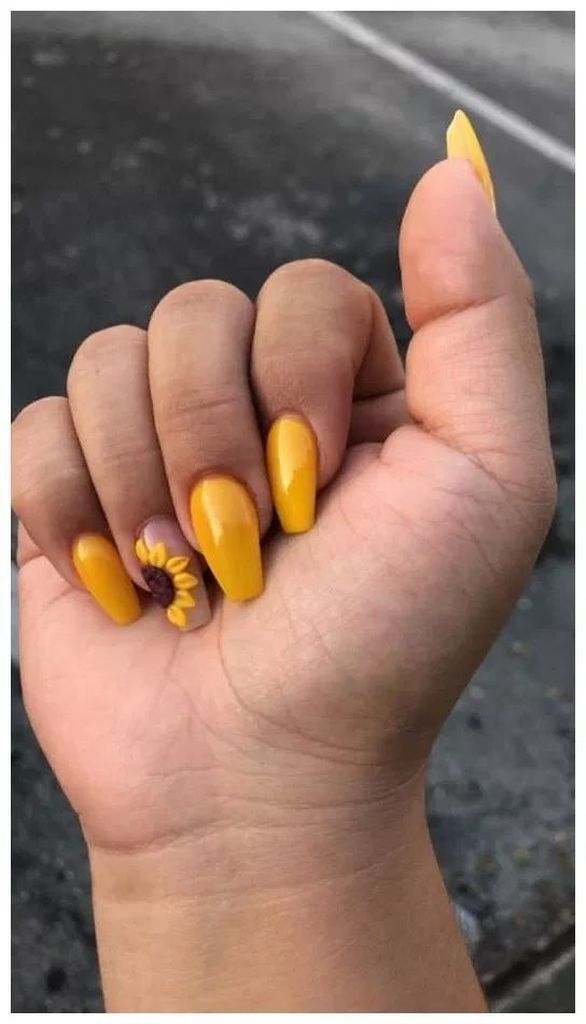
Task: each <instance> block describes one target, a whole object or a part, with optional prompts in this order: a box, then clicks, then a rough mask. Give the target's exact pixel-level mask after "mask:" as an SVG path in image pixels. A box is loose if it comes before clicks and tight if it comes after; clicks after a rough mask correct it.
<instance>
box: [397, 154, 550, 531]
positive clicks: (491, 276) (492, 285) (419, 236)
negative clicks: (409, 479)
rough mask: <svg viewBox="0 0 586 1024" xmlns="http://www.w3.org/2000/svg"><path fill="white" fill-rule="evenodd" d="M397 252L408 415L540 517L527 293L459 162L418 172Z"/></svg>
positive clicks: (538, 393) (537, 382) (542, 476)
mask: <svg viewBox="0 0 586 1024" xmlns="http://www.w3.org/2000/svg"><path fill="white" fill-rule="evenodd" d="M399 257H400V263H401V273H402V280H403V293H404V298H405V307H406V313H407V318H408V320H409V323H410V325H411V327H412V328H413V330H414V331H415V334H414V336H413V339H412V341H411V344H410V347H409V350H408V353H407V383H406V398H407V405H408V409H409V412H410V414H411V416H412V417H413V419H414V420H415V421H416V423H418V424H419V425H420V426H422V427H423V428H424V429H425V430H426V431H427V432H429V433H431V434H433V435H434V436H435V437H437V438H439V439H440V440H442V441H444V442H446V443H447V444H448V445H450V446H451V447H453V448H457V449H459V450H460V451H462V452H464V453H466V454H467V455H469V456H470V457H471V458H472V459H473V460H474V462H475V463H477V464H478V465H480V466H481V467H483V469H484V470H485V471H486V472H487V473H489V474H490V475H491V476H493V477H495V478H496V479H497V480H498V481H499V483H500V484H501V485H502V486H503V487H504V488H506V489H507V490H509V491H510V492H511V494H512V495H513V496H516V497H518V498H520V499H521V500H523V499H527V500H528V501H529V502H530V503H531V504H537V505H543V507H544V509H547V517H548V518H549V517H550V516H551V508H552V502H553V495H554V493H555V488H554V470H553V462H552V457H551V448H550V441H549V432H548V422H547V407H546V398H545V383H544V373H543V361H542V356H541V348H540V342H539V335H538V331H537V325H536V321H535V314H534V308H533V292H532V289H531V285H530V283H529V280H528V278H527V276H526V274H525V272H524V270H523V267H522V265H521V263H520V261H519V259H518V257H517V255H516V254H515V252H514V250H513V248H512V246H511V244H510V242H509V241H508V239H507V237H506V235H505V233H504V232H503V230H502V228H501V226H500V224H499V222H498V220H497V219H496V216H495V214H494V212H493V209H492V206H491V203H490V202H489V200H488V199H487V195H486V193H485V191H484V190H483V188H482V187H481V185H480V184H479V182H478V180H477V177H476V176H475V174H474V173H473V170H472V167H471V165H470V164H469V163H468V162H467V161H465V160H453V159H452V160H445V161H443V162H442V163H439V164H437V165H436V166H435V167H433V168H432V169H431V170H430V171H428V173H427V174H426V175H425V176H424V177H423V178H422V179H421V181H420V182H419V184H418V185H417V187H416V188H415V191H414V192H413V195H412V197H411V200H410V202H409V204H408V207H407V211H406V213H405V217H404V220H403V224H402V228H401V235H400V242H399Z"/></svg>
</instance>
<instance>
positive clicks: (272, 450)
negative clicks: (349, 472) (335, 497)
mask: <svg viewBox="0 0 586 1024" xmlns="http://www.w3.org/2000/svg"><path fill="white" fill-rule="evenodd" d="M267 468H268V474H269V480H270V484H271V491H272V494H273V501H274V503H275V508H276V510H277V515H278V517H279V519H280V522H281V526H282V527H283V530H284V531H285V533H305V532H306V531H307V530H311V527H312V526H313V524H314V522H315V492H316V487H317V444H316V440H315V434H314V433H313V430H312V429H311V427H310V426H309V424H308V423H306V422H305V420H303V419H301V417H300V416H281V417H279V419H278V420H275V422H274V423H273V425H272V427H271V429H270V430H269V436H268V438H267Z"/></svg>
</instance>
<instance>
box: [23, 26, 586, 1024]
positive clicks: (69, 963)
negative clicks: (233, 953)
mask: <svg viewBox="0 0 586 1024" xmlns="http://www.w3.org/2000/svg"><path fill="white" fill-rule="evenodd" d="M363 20H364V23H365V24H368V25H369V26H370V27H371V28H374V29H375V30H376V31H377V32H378V33H380V34H381V36H382V37H383V38H390V39H392V40H394V41H395V42H398V43H401V44H403V45H404V46H407V47H410V48H411V49H412V50H413V51H415V52H417V53H418V54H419V55H420V56H422V57H425V58H426V59H427V60H429V61H432V62H434V64H435V65H437V66H438V67H439V68H443V69H444V70H447V71H449V72H450V73H451V74H453V75H456V76H458V77H459V78H460V79H462V80H463V81H465V82H467V83H468V84H469V85H471V86H474V87H475V88H476V89H478V90H480V91H482V92H484V93H485V94H486V95H487V96H489V97H490V98H492V99H494V100H497V101H498V102H500V103H502V104H504V105H505V106H506V107H508V108H509V109H510V110H512V111H513V112H515V113H517V114H520V115H522V116H524V117H526V118H528V119H529V120H531V121H532V122H533V123H534V124H535V125H536V126H537V127H539V128H541V129H543V130H544V131H547V132H549V133H550V134H551V135H553V136H555V137H557V138H558V139H559V140H560V141H561V142H563V143H565V144H566V145H571V144H572V140H573V19H572V16H571V15H570V14H556V13H551V12H545V13H535V12H530V13H515V12H512V13H502V12H500V13H499V12H496V13H488V12H480V13H457V12H443V13H438V14H436V13H429V12H428V13H421V14H413V13H405V12H397V13H383V14H368V15H364V16H363ZM13 73H14V151H13V155H14V185H13V213H14V236H13V237H14V274H13V283H14V343H13V360H14V363H13V365H14V388H13V395H14V410H15V411H17V410H18V409H20V408H21V407H22V406H23V405H24V404H26V403H27V402H29V401H31V400H32V399H34V398H37V397H39V396H41V395H44V394H50V393H54V392H57V393H58V392H62V391H63V385H64V376H65V372H66V369H67V366H68V363H69V360H70V359H71V356H72V354H73V352H74V351H75V348H76V347H77V345H78V344H79V343H80V341H81V340H82V339H83V338H84V336H85V335H87V334H88V333H90V332H91V331H93V330H95V329H97V328H99V327H103V326H106V325H108V324H112V323H115V322H119V321H123V322H124V321H126V322H131V323H132V322H136V323H139V324H144V323H145V322H146V320H147V317H148V314H149V311H150V310H151V309H152V307H153V306H154V305H155V303H156V301H157V300H158V299H159V298H160V297H161V296H162V295H163V294H164V292H165V291H166V290H167V289H168V288H170V287H172V286H174V285H176V284H177V283H179V282H180V281H185V280H189V279H192V278H196V277H200V276H206V277H224V278H228V279H230V280H232V281H234V283H236V284H237V285H239V286H240V287H242V288H244V289H245V290H246V291H248V292H249V293H250V294H251V295H254V294H255V293H256V291H257V290H258V288H259V287H260V285H261V283H262V281H263V279H264V278H265V276H266V275H267V274H268V273H269V272H270V271H271V270H272V269H273V268H274V267H275V266H276V265H278V264H279V263H282V262H285V261H287V260H291V259H295V258H299V257H303V256H309V255H321V256H324V257H326V258H328V259H332V260H335V261H337V262H339V263H341V264H342V265H344V266H345V267H347V268H348V269H349V270H351V271H353V272H355V273H356V274H358V275H359V276H361V277H363V278H364V279H366V280H368V281H369V282H370V283H371V284H373V285H374V286H375V287H376V288H377V289H378V290H379V292H380V294H381V296H382V297H383V299H384V301H385V304H386V306H387V309H388V310H389V313H390V315H391V317H392V319H393V322H394V324H395V327H396V330H397V333H398V336H399V338H400V340H401V343H403V344H404V343H406V341H407V338H408V331H407V328H406V324H405V321H404V317H403V313H402V308H401V293H400V285H399V277H398V271H397V262H396V241H397V229H398V225H399V222H400V217H401V213H402V210H403V208H404V205H405V201H406V199H407V196H408V194H409V192H410V190H411V188H412V187H413V184H414V183H415V181H416V180H417V178H418V176H419V175H420V174H421V173H422V172H423V171H424V170H425V169H426V168H427V167H428V166H429V165H430V164H432V163H433V162H434V161H435V160H436V159H438V158H440V157H441V156H442V155H443V135H444V129H445V126H446V124H447V122H448V121H449V119H450V117H451V115H452V112H453V106H454V104H453V102H451V101H450V100H449V99H447V98H446V97H445V96H442V95H439V94H438V93H436V92H434V91H433V90H432V89H430V88H429V87H428V86H426V85H424V84H422V83H421V82H420V81H419V80H418V79H417V78H416V77H414V76H412V75H409V74H406V73H405V72H402V71H399V70H398V69H397V68H395V67H393V66H392V65H390V64H388V63H386V62H385V61H383V60H382V59H379V58H377V57H375V56H373V55H372V54H371V53H369V52H367V51H366V50H364V49H362V48H361V47H359V46H358V45H356V44H355V43H353V42H351V41H349V40H347V39H345V38H343V37H341V36H340V35H338V34H336V33H335V32H334V31H333V30H332V29H331V28H330V27H328V26H327V25H324V24H322V23H320V22H318V21H317V20H316V19H315V18H313V17H312V16H311V15H309V14H303V13H300V14H297V13H295V14H293V13H286V14H285V13H284V14H277V13H269V14H264V13H263V14H250V13H244V14H237V13H230V14H205V13H202V14H199V13H198V14H183V13H173V14H161V13H156V14H144V13H139V14H111V13H107V12H97V13H90V14H86V13H83V14H80V13H56V12H53V13H26V14H19V15H15V16H14V64H13ZM476 121H477V126H478V129H479V131H480V133H481V135H482V139H483V142H484V144H485V148H486V151H487V153H488V154H489V157H490V162H491V166H492V169H493V172H494V178H495V183H496V187H497V195H498V200H499V213H500V216H501V218H502V220H503V222H504V224H505V225H506V227H507V229H508V231H509V233H510V235H511V237H512V239H513V241H514V242H515V244H516V246H517V248H518V250H519V252H520V253H521V255H522V258H523V259H524V261H525V263H526V265H527V267H528V269H529V271H530V273H531V274H532V277H533V280H534V282H535V287H536V292H537V298H538V305H539V314H540V322H541V329H542V337H543V343H544V350H545V355H546V362H547V372H548V390H549V401H550V411H551V422H552V433H553V439H554V448H555V454H556V463H557V468H558V474H559V480H560V505H559V511H558V515H557V518H556V522H555V525H554V528H553V530H552V532H551V535H550V537H549V539H548V542H547V544H546V547H545V550H544V554H543V557H542V558H541V560H540V562H539V565H538V566H537V568H536V570H535V573H534V575H533V577H532V579H531V581H530V583H529V585H528V588H527V591H526V593H525V595H524V597H523V598H522V599H521V601H520V602H519V606H518V608H517V610H516V612H515V614H514V616H513V617H512V619H511V621H510V623H509V625H508V626H507V629H506V630H505V632H504V634H503V636H502V637H501V639H500V640H499V643H498V644H497V646H496V648H495V650H494V651H493V652H492V653H491V655H490V657H489V658H488V660H487V661H486V663H485V664H484V665H483V666H482V667H481V669H480V670H479V672H478V673H477V676H476V677H475V679H474V680H473V682H472V684H471V685H470V687H469V688H468V691H467V693H466V695H465V696H464V697H463V698H462V700H461V701H460V703H459V704H458V706H457V708H456V709H455V711H454V713H453V714H452V716H451V718H450V720H449V722H448V723H447V725H446V727H445V729H444V732H443V734H442V736H441V738H440V740H439V742H438V744H437V749H436V752H435V756H434V760H433V765H432V770H431V776H430V785H429V814H430V821H431V825H432V829H433V834H434V839H435V843H436V848H437V851H438V855H439V857H440V861H441V863H442V867H443V870H444V873H445V877H446V881H447V883H448V887H449V890H450V893H451V895H452V897H453V899H454V900H455V901H457V902H458V904H459V905H460V906H461V907H462V910H463V912H464V915H465V917H466V920H467V922H468V926H469V929H470V932H471V935H472V936H473V940H474V947H475V958H476V963H477V967H478V970H479V972H480V975H481V977H482V979H483V982H484V983H485V985H486V986H487V987H488V988H489V990H490V991H494V993H495V999H497V998H498V999H499V1000H501V1003H499V1005H502V1006H505V1005H508V1004H506V998H508V996H507V992H508V991H509V990H510V991H513V990H514V991H517V990H519V991H521V990H522V991H523V993H524V994H523V999H524V1000H525V1001H524V1002H520V1003H519V1009H521V1008H522V1009H525V1010H527V1009H530V1010H540V1009H541V1007H542V1006H545V1005H547V1008H548V1009H551V1008H553V1009H560V1010H566V1011H568V1010H569V1009H570V1006H569V1001H570V1000H571V983H570V982H568V977H569V976H568V966H567V965H568V964H569V962H570V961H569V959H568V956H569V954H568V947H569V946H570V945H571V942H572V925H573V902H572V900H573V877H572V821H573V817H572V807H573V805H572V784H571V780H572V749H573V748H572V735H573V703H572V681H573V675H572V672H573V668H572V661H573V634H572V621H571V603H572V597H573V573H572V551H573V390H572V389H573V384H572V379H573V343H574V338H573V301H574V296H573V273H574V271H573V203H574V181H573V176H572V175H571V174H570V173H569V172H568V171H567V170H565V169H563V168H561V167H559V166H557V165H556V164H555V163H553V162H551V161H550V160H547V159H545V158H544V157H542V156H539V155H538V154H536V153H535V152H533V151H532V150H530V149H529V148H528V147H527V146H525V145H524V144H522V143H520V142H518V141H515V140H514V139H512V138H510V137H509V136H507V135H505V134H504V133H503V132H502V131H500V130H499V129H497V128H495V127H493V126H491V125H490V124H487V123H483V122H482V120H481V119H478V118H477V119H476ZM13 690H14V754H13V761H14V764H13V786H14V813H13V819H14V839H13V849H14V875H13V879H14V911H13V932H14V965H13V966H14V982H13V1010H14V1011H21V1012H22V1011H24V1012H32V1011H41V1012H42V1011H45V1012H59V1011H67V1012H71V1011H74V1010H84V1011H90V1010H96V1009H99V1008H100V996H99V987H98V982H97V976H96V965H95V950H94V940H93V931H92V924H91V914H90V909H89V903H88V884H87V873H86V867H85V859H84V854H83V849H82V844H81V840H80V837H79V834H78V830H77V825H76V823H75V821H74V819H73V816H72V814H71V812H70V811H69V810H68V808H67V806H66V804H65V802H64V800H63V797H62V796H61V794H60V792H59V789H58V787H57V785H56V783H55V782H54V780H53V779H52V776H51V774H50V772H49V771H48V769H47V767H46V765H45V762H44V760H43V758H42V755H41V754H40V752H39V750H38V748H37V745H36V743H35V741H34V738H33V737H32V734H31V732H30V729H29V727H28V725H27V723H26V720H25V716H24V713H23V710H22V705H21V702H20V696H19V683H18V673H17V671H15V673H14V678H13ZM560 956H562V957H563V958H565V959H563V964H564V968H563V969H564V972H565V973H564V974H563V977H564V985H560V986H559V988H555V986H554V988H552V987H551V984H550V983H549V982H548V983H547V984H548V985H549V988H547V991H548V992H549V996H547V998H546V997H545V996H544V995H543V992H544V991H545V989H544V988H543V985H541V987H540V984H537V983H535V982H534V980H532V979H531V977H530V976H531V974H532V971H533V970H534V968H535V969H537V968H539V970H541V971H543V970H546V973H545V974H543V973H542V974H540V975H539V977H540V978H546V977H547V978H550V976H551V977H557V975H556V969H557V968H556V964H558V962H559V963H561V961H560V960H559V957H560ZM544 965H545V967H544ZM548 971H549V972H550V973H547V972H548ZM528 978H529V981H528V980H527V979H528ZM543 984H544V985H545V982H544V983H543ZM546 987H547V986H546ZM503 998H504V999H505V1003H502V999H503ZM547 999H550V1002H549V1003H548V1002H547ZM551 999H553V1000H554V1003H553V1006H552V1005H551ZM527 1000H529V1005H528V1004H527ZM532 1000H533V1002H532ZM556 1000H557V1002H556ZM514 1008H515V1007H513V1009H514Z"/></svg>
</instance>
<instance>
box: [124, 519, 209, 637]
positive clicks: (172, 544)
mask: <svg viewBox="0 0 586 1024" xmlns="http://www.w3.org/2000/svg"><path fill="white" fill-rule="evenodd" d="M135 551H136V557H137V558H138V560H139V562H140V567H141V571H142V575H143V579H144V581H145V583H146V585H147V587H148V588H149V590H150V592H151V594H152V595H153V598H154V600H155V601H156V602H157V603H158V604H160V605H161V607H162V608H163V609H164V611H165V614H166V616H167V619H168V620H169V622H170V623H171V624H172V625H173V626H177V628H178V629H180V630H184V631H187V630H190V629H197V628H198V627H199V626H205V625H206V623H208V622H209V621H210V618H211V616H210V606H209V603H208V597H207V593H206V588H205V584H204V582H203V577H202V572H201V566H200V564H199V559H198V557H197V555H196V553H195V551H193V550H192V548H190V546H189V544H188V543H187V541H186V540H185V537H184V536H183V534H182V533H181V530H180V529H179V526H178V524H177V523H176V522H175V520H174V519H170V518H168V517H167V516H155V517H154V518H153V519H149V521H148V523H146V525H145V526H144V527H143V528H142V530H141V532H140V536H139V538H138V540H137V542H136V545H135Z"/></svg>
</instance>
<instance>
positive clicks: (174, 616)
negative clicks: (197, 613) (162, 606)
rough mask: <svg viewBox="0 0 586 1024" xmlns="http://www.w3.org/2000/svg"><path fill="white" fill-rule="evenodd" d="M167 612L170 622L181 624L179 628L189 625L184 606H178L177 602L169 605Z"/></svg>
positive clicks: (176, 624) (175, 624)
mask: <svg viewBox="0 0 586 1024" xmlns="http://www.w3.org/2000/svg"><path fill="white" fill-rule="evenodd" d="M166 614H167V618H168V619H169V622H171V623H172V624H173V625H174V626H179V629H183V628H185V626H186V625H187V615H186V614H185V612H184V611H183V609H182V608H177V606H176V605H175V604H170V605H169V607H168V608H167V613H166Z"/></svg>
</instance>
